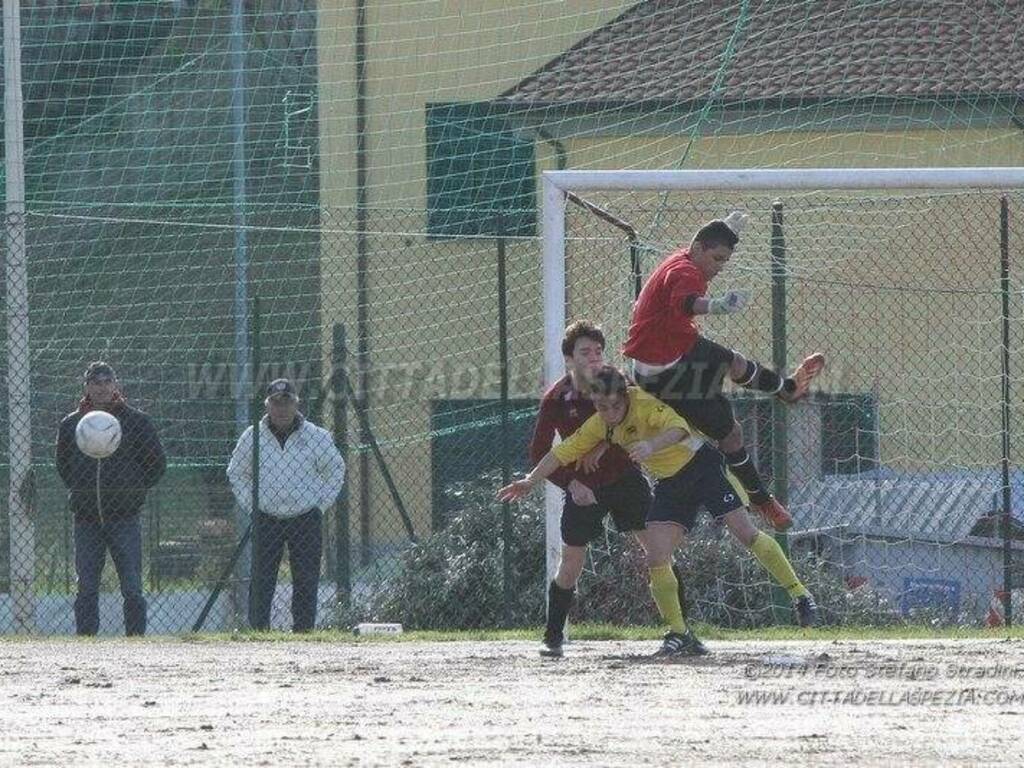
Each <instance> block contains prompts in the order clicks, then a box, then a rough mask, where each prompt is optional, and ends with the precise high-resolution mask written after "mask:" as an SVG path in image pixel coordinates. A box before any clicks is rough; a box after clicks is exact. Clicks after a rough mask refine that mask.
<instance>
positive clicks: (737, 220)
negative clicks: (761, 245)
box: [723, 211, 750, 237]
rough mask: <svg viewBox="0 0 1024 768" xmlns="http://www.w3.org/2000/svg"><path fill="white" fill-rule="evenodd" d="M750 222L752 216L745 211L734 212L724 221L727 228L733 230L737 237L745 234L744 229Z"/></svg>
mask: <svg viewBox="0 0 1024 768" xmlns="http://www.w3.org/2000/svg"><path fill="white" fill-rule="evenodd" d="M749 220H750V216H748V215H747V214H745V213H744V212H743V211H733V212H732V213H730V214H729V215H728V216H726V217H725V218H724V219H723V221H724V222H725V226H727V227H728V228H729V229H731V230H732V231H733V234H735V235H736V237H739V236H740V235H742V234H743V229H744V228H745V227H746V226H747V222H748V221H749Z"/></svg>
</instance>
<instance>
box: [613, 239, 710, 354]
mask: <svg viewBox="0 0 1024 768" xmlns="http://www.w3.org/2000/svg"><path fill="white" fill-rule="evenodd" d="M707 290H708V281H707V278H705V277H704V274H703V273H702V272H701V271H700V270H699V269H698V268H697V265H696V264H694V263H693V262H692V261H690V249H689V248H680V249H679V250H678V251H673V252H672V253H670V254H669V255H668V257H667V258H666V259H665V260H664V261H663V262H661V264H659V265H658V268H657V269H655V270H654V272H652V273H651V276H650V277H649V278H648V279H647V282H646V283H645V284H644V288H643V290H642V291H640V298H638V299H637V300H636V304H634V305H633V319H632V321H631V322H630V324H629V336H628V337H627V338H626V343H625V345H623V347H622V353H623V354H624V355H626V357H631V358H633V359H634V360H637V361H639V362H641V363H647V364H648V365H667V364H668V363H671V362H673V361H675V360H678V359H679V358H680V357H682V356H683V355H685V354H686V353H688V352H689V351H690V350H691V349H693V345H694V344H696V343H697V337H698V336H699V335H700V326H699V325H697V319H696V318H695V317H694V316H693V314H691V313H690V312H687V311H686V310H685V309H684V308H683V305H684V304H685V303H686V299H687V297H689V296H693V297H696V298H700V297H701V296H703V295H704V294H705V293H707Z"/></svg>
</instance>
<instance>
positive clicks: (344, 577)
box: [330, 323, 352, 607]
mask: <svg viewBox="0 0 1024 768" xmlns="http://www.w3.org/2000/svg"><path fill="white" fill-rule="evenodd" d="M347 364H348V346H347V344H346V340H345V326H344V325H343V324H342V323H335V324H334V328H333V333H332V337H331V392H330V395H331V405H332V408H333V416H334V418H333V422H334V444H335V445H337V446H338V451H339V452H340V453H341V458H342V460H343V461H344V462H345V466H346V467H348V466H349V451H348V397H347V394H348V392H347V389H346V387H345V383H344V382H345V379H344V377H345V376H346V375H347V374H346V372H345V366H346V365H347ZM334 509H335V514H334V531H335V537H334V539H335V563H336V567H335V574H334V578H335V583H336V585H337V589H338V603H339V604H341V605H343V606H346V607H347V606H348V604H349V598H350V596H351V594H352V563H351V547H352V541H351V533H350V530H349V513H350V505H349V497H348V479H347V478H346V482H345V484H344V485H343V486H342V487H341V494H340V495H339V496H338V501H337V503H336V504H335V506H334Z"/></svg>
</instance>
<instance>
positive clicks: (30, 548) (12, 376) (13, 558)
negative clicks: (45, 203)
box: [4, 0, 36, 634]
mask: <svg viewBox="0 0 1024 768" xmlns="http://www.w3.org/2000/svg"><path fill="white" fill-rule="evenodd" d="M4 153H5V154H4V172H5V173H4V175H5V180H6V189H5V195H6V203H7V207H6V220H5V221H4V246H5V247H4V257H5V269H6V278H7V297H6V299H7V407H8V419H9V421H8V425H9V432H10V434H9V438H8V459H9V463H10V485H9V488H8V496H7V501H8V507H7V508H8V511H9V515H10V531H11V536H10V547H11V551H10V563H11V597H12V598H13V599H14V631H15V632H17V633H19V634H26V633H29V632H34V631H35V628H36V627H35V593H34V592H35V591H34V589H33V584H32V582H33V576H34V572H35V531H34V528H33V525H32V520H31V517H30V515H31V511H32V509H31V498H32V487H31V486H32V419H31V397H30V395H31V393H30V389H29V344H28V268H27V264H26V259H25V138H24V133H23V126H22V93H21V17H20V7H19V2H18V0H4Z"/></svg>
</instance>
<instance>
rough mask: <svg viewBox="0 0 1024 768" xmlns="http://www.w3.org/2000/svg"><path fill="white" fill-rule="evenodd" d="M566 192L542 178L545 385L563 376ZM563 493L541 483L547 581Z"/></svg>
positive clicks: (554, 567)
mask: <svg viewBox="0 0 1024 768" xmlns="http://www.w3.org/2000/svg"><path fill="white" fill-rule="evenodd" d="M565 200H566V198H565V193H564V192H563V191H562V190H560V189H559V188H558V187H557V186H555V185H554V184H553V183H552V182H551V181H550V180H549V179H548V178H547V174H545V178H544V263H543V272H544V385H545V387H550V386H551V385H552V384H554V383H555V382H556V381H557V380H558V379H560V378H561V377H562V376H563V375H564V374H565V360H564V359H563V357H562V345H561V339H562V334H563V333H564V331H565ZM561 496H562V494H561V493H560V492H559V491H558V489H557V488H556V487H555V486H553V485H552V484H551V483H545V484H544V509H545V552H546V555H547V558H546V561H547V580H548V581H549V582H550V581H551V580H552V579H554V578H555V573H557V571H558V560H559V558H560V557H561V554H562V534H561V526H560V521H561V515H562V498H561Z"/></svg>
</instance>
